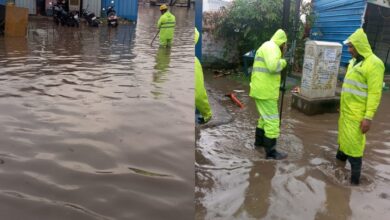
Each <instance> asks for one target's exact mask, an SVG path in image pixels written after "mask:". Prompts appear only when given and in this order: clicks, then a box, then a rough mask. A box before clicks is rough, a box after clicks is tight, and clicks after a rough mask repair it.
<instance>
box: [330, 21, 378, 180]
mask: <svg viewBox="0 0 390 220" xmlns="http://www.w3.org/2000/svg"><path fill="white" fill-rule="evenodd" d="M344 44H346V45H347V46H348V51H349V53H350V54H351V55H352V59H351V60H350V62H349V66H348V69H347V74H346V75H345V78H344V82H343V86H342V90H341V98H340V117H339V122H338V131H339V133H338V144H339V149H338V151H337V155H336V158H337V159H338V160H341V161H343V162H345V161H346V160H348V161H349V163H350V164H351V179H350V181H351V184H353V185H358V184H359V183H360V173H361V167H362V158H363V152H364V148H365V144H366V136H365V134H366V133H367V131H368V130H369V129H370V127H371V120H372V119H373V117H374V115H375V112H376V110H377V109H378V106H379V103H380V100H381V95H382V83H383V77H384V71H385V67H384V65H383V62H382V61H381V60H380V59H379V58H378V57H377V56H376V55H375V54H374V53H373V52H372V50H371V47H370V44H369V42H368V39H367V35H366V34H365V33H364V31H363V29H362V28H359V29H357V30H356V31H355V33H353V34H352V35H351V36H349V37H348V39H347V40H346V41H344Z"/></svg>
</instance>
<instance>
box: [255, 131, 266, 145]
mask: <svg viewBox="0 0 390 220" xmlns="http://www.w3.org/2000/svg"><path fill="white" fill-rule="evenodd" d="M263 139H264V130H263V129H261V128H256V136H255V147H261V146H263Z"/></svg>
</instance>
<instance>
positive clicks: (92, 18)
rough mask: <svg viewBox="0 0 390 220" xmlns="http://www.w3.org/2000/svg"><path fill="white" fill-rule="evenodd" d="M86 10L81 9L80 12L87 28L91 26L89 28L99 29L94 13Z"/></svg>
mask: <svg viewBox="0 0 390 220" xmlns="http://www.w3.org/2000/svg"><path fill="white" fill-rule="evenodd" d="M87 9H88V7H87ZM87 9H83V10H82V11H81V15H82V17H84V18H85V20H86V21H87V23H88V25H89V26H91V27H99V23H100V22H99V20H98V19H97V17H96V16H95V13H93V12H90V11H88V10H87Z"/></svg>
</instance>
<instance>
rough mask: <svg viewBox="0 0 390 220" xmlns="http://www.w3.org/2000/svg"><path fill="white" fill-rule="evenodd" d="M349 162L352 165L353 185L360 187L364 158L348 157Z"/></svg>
mask: <svg viewBox="0 0 390 220" xmlns="http://www.w3.org/2000/svg"><path fill="white" fill-rule="evenodd" d="M348 161H349V163H350V164H351V184H352V185H359V183H360V173H361V171H362V158H361V157H348Z"/></svg>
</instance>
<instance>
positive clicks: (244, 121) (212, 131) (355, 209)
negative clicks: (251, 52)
mask: <svg viewBox="0 0 390 220" xmlns="http://www.w3.org/2000/svg"><path fill="white" fill-rule="evenodd" d="M205 77H206V82H207V83H208V84H207V85H206V86H208V88H212V89H211V90H210V91H209V96H210V97H211V99H212V100H214V103H212V104H214V105H216V104H215V102H218V103H220V105H222V106H223V108H225V109H227V111H228V112H229V113H230V114H231V115H232V116H233V118H234V120H233V121H232V122H228V123H224V124H222V125H220V126H217V127H202V128H201V129H198V130H197V132H198V134H197V140H196V141H197V143H196V172H195V173H196V187H195V201H196V203H195V205H196V219H210V220H211V219H213V220H214V219H324V220H325V219H387V218H388V216H390V211H389V209H388V207H389V206H388V204H389V203H388V202H389V198H390V196H389V195H390V184H389V183H390V182H389V179H390V178H389V177H390V175H389V172H388V168H389V166H390V160H388V159H387V156H388V155H390V150H389V149H388V146H390V144H389V143H390V137H389V136H388V134H389V133H390V123H389V122H390V116H389V115H388V114H387V112H386V111H387V110H386V109H388V108H389V103H390V94H389V93H388V92H385V93H384V94H383V97H382V103H381V106H380V109H379V110H378V113H377V116H376V118H375V120H374V121H373V126H372V130H371V131H370V132H369V134H368V137H367V140H368V142H367V148H366V153H365V157H364V159H363V171H362V177H361V185H360V186H358V187H351V186H350V184H349V178H350V165H349V164H348V163H347V164H340V163H338V162H337V161H336V159H335V155H336V150H337V120H338V115H337V114H323V115H316V116H310V117H309V116H305V115H303V114H302V113H300V112H298V111H296V110H294V109H291V108H290V107H289V105H290V103H289V102H290V98H291V97H290V96H287V99H286V103H285V105H284V106H287V107H286V109H284V113H283V116H284V119H283V121H282V128H281V130H282V134H281V136H280V138H279V139H278V144H277V145H278V148H279V149H281V150H282V151H286V152H288V153H289V157H288V159H287V160H284V161H278V162H276V161H268V160H264V156H265V155H264V152H263V149H254V148H253V142H254V136H255V134H254V130H255V129H254V128H255V126H256V123H257V117H258V116H257V112H256V108H255V106H254V103H253V101H252V100H251V99H250V97H248V95H247V93H248V88H247V87H246V86H243V85H241V84H238V83H235V82H232V81H231V80H229V79H226V78H223V77H221V78H212V76H210V75H208V74H206V76H205ZM232 90H245V91H246V92H245V93H239V94H238V97H239V99H240V100H241V101H242V102H243V103H244V105H245V106H247V107H246V108H245V109H243V110H242V109H239V108H238V107H237V106H235V105H234V103H232V102H231V100H229V99H228V98H226V97H225V96H224V94H227V93H229V92H231V91H232ZM217 106H218V105H217ZM220 108H221V107H220ZM214 113H215V114H216V115H218V114H219V113H220V112H219V111H218V108H214ZM216 124H218V123H217V122H216Z"/></svg>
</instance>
